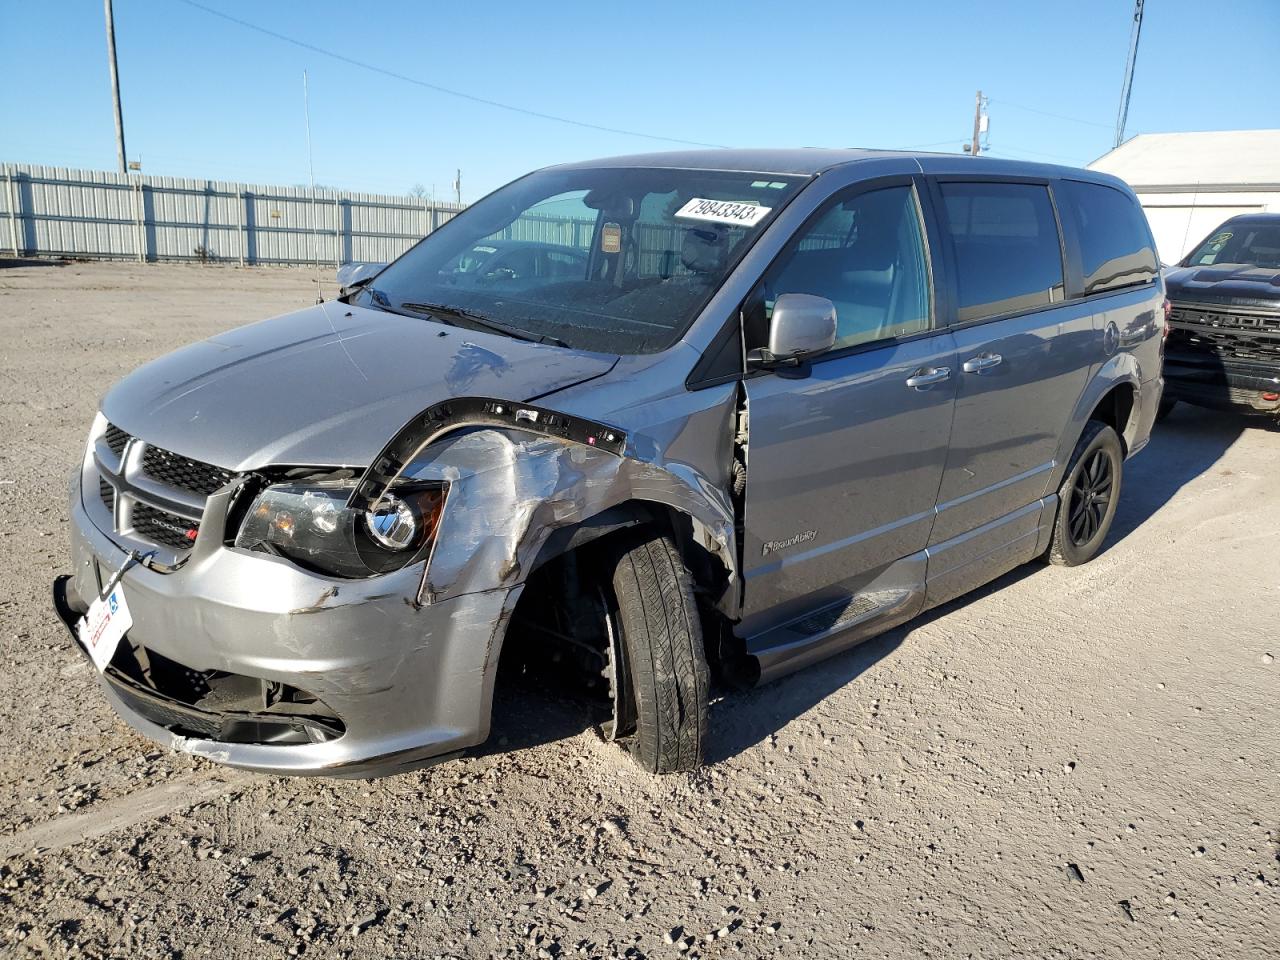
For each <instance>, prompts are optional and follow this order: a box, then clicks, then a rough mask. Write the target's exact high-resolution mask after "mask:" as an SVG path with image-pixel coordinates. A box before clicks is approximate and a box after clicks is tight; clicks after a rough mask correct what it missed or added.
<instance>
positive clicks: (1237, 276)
mask: <svg viewBox="0 0 1280 960" xmlns="http://www.w3.org/2000/svg"><path fill="white" fill-rule="evenodd" d="M1164 279H1165V286H1166V287H1167V289H1168V296H1169V299H1170V300H1191V301H1196V300H1199V301H1203V302H1206V303H1221V304H1227V305H1239V306H1258V305H1263V304H1267V303H1271V304H1275V305H1280V270H1277V269H1276V268H1275V267H1254V266H1250V265H1248V264H1239V263H1224V264H1220V265H1217V266H1212V267H1177V268H1174V269H1172V270H1169V271H1168V272H1167V273H1166V274H1165V278H1164Z"/></svg>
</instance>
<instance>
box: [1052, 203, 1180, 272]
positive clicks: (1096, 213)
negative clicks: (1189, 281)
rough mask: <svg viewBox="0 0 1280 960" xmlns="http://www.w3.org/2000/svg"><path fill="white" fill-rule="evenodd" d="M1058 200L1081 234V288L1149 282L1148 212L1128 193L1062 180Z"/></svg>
mask: <svg viewBox="0 0 1280 960" xmlns="http://www.w3.org/2000/svg"><path fill="white" fill-rule="evenodd" d="M1056 189H1057V191H1058V198H1059V203H1060V206H1062V207H1064V208H1065V210H1066V214H1067V215H1068V216H1070V217H1071V218H1072V221H1073V222H1074V223H1075V226H1076V233H1077V235H1078V236H1079V237H1080V260H1081V268H1082V270H1083V273H1084V292H1085V293H1087V294H1088V293H1100V292H1101V291H1103V290H1114V289H1117V288H1119V287H1129V286H1133V285H1134V284H1139V283H1148V282H1150V281H1151V280H1154V279H1155V276H1156V273H1157V271H1158V270H1159V261H1158V260H1157V259H1156V252H1155V249H1154V248H1153V247H1152V242H1151V231H1150V230H1149V229H1148V228H1147V218H1146V216H1145V215H1144V214H1143V212H1142V208H1141V207H1139V206H1138V204H1137V202H1136V201H1135V200H1134V199H1133V198H1132V197H1130V196H1128V195H1127V194H1124V193H1121V192H1120V191H1119V190H1114V189H1112V188H1111V187H1105V186H1102V185H1101V184H1097V183H1082V182H1080V181H1078V180H1063V181H1062V182H1061V183H1060V184H1059V185H1058V187H1057V188H1056Z"/></svg>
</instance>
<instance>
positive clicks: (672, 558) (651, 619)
mask: <svg viewBox="0 0 1280 960" xmlns="http://www.w3.org/2000/svg"><path fill="white" fill-rule="evenodd" d="M612 581H613V593H614V599H615V600H616V602H617V611H616V624H617V628H618V632H619V634H620V643H619V646H620V648H621V652H622V657H623V660H624V661H625V662H624V663H623V664H615V665H614V668H615V669H616V670H620V671H625V680H624V681H623V682H624V683H625V685H626V690H627V697H626V700H627V703H628V706H629V711H631V712H634V719H635V729H634V732H633V733H631V734H630V735H629V736H626V737H623V738H621V741H620V742H621V743H622V745H623V746H624V747H625V748H626V750H627V752H628V753H629V754H630V755H631V757H632V759H633V760H635V762H636V763H637V764H639V765H640V766H641V767H643V768H644V769H645V770H648V771H649V772H650V773H675V772H677V771H688V770H694V769H696V768H697V767H698V766H700V765H701V764H702V758H703V749H704V745H705V743H706V739H707V713H708V702H709V700H710V696H709V688H710V680H709V673H708V669H707V658H706V653H705V651H704V649H703V643H702V627H701V624H700V622H699V618H698V608H697V604H696V602H695V600H694V597H693V582H692V578H691V577H690V576H689V571H688V570H687V569H686V568H685V565H684V562H683V561H682V560H681V558H680V553H679V551H677V550H676V547H675V544H674V543H672V542H671V539H670V538H669V537H666V536H664V535H662V534H660V533H657V532H649V533H648V534H647V535H645V536H644V538H643V539H640V540H638V541H632V543H631V545H630V546H629V547H627V548H625V549H623V550H622V551H620V553H619V554H618V555H617V560H616V563H615V566H614V569H613V576H612ZM618 695H619V694H618V693H617V692H615V696H618Z"/></svg>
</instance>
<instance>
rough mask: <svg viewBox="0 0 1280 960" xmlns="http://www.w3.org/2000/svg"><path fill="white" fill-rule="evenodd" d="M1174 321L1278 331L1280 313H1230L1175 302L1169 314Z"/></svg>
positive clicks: (1229, 327)
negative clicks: (1270, 314) (1272, 314)
mask: <svg viewBox="0 0 1280 960" xmlns="http://www.w3.org/2000/svg"><path fill="white" fill-rule="evenodd" d="M1169 319H1170V320H1172V321H1174V322H1175V323H1187V324H1195V325H1196V326H1203V327H1222V328H1226V329H1228V330H1243V331H1246V332H1249V333H1280V314H1276V315H1274V316H1267V315H1264V314H1250V313H1230V312H1227V311H1225V310H1214V309H1213V308H1212V307H1208V306H1204V307H1196V306H1191V305H1189V304H1182V303H1175V304H1174V305H1173V310H1172V312H1170V314H1169Z"/></svg>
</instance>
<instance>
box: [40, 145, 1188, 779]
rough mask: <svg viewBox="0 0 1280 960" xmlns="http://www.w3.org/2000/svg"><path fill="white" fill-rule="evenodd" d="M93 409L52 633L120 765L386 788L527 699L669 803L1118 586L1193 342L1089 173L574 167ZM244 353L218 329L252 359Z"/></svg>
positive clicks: (744, 160) (805, 155)
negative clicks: (858, 649)
mask: <svg viewBox="0 0 1280 960" xmlns="http://www.w3.org/2000/svg"><path fill="white" fill-rule="evenodd" d="M344 283H345V285H344V286H343V288H342V295H341V296H339V297H338V298H337V299H335V300H331V301H328V302H324V303H320V304H317V305H315V306H311V307H307V308H306V309H303V310H299V311H297V312H296V313H291V314H287V315H285V316H282V317H277V318H275V319H272V320H266V321H263V322H260V323H255V324H250V325H249V326H242V327H238V328H236V329H231V330H229V331H228V332H227V333H224V334H220V335H218V336H216V337H213V338H211V339H209V340H206V341H203V342H201V343H196V344H193V345H191V346H188V347H186V348H184V349H182V350H179V351H177V352H175V353H172V354H170V355H168V356H165V357H162V358H160V359H159V360H156V361H154V362H152V363H150V364H147V365H146V366H144V367H142V368H141V369H139V370H138V371H136V372H135V373H133V374H131V375H130V376H128V377H126V378H125V379H124V380H122V381H121V382H120V383H118V384H117V385H116V386H115V387H114V388H112V389H111V390H110V391H109V392H108V393H107V395H106V396H105V397H104V398H103V400H102V404H101V413H100V414H99V416H98V417H97V419H96V420H95V422H94V424H93V425H92V427H91V429H90V433H89V439H88V444H87V447H86V450H85V454H84V459H83V462H82V463H81V464H80V465H79V466H78V467H77V469H76V470H75V472H74V475H73V477H72V481H71V493H70V501H71V504H70V505H71V516H72V543H71V551H72V567H73V568H72V573H71V574H70V576H65V577H60V578H59V579H58V580H57V582H56V583H55V585H54V603H55V607H56V609H57V611H58V615H59V616H60V618H61V619H62V620H63V622H64V623H66V624H67V626H68V627H69V628H71V630H72V633H73V636H74V637H75V642H76V644H77V645H78V646H79V647H80V649H81V650H82V652H84V653H86V654H87V655H88V656H89V657H90V658H91V659H92V661H93V663H94V664H95V666H96V668H97V669H98V671H99V673H100V677H101V681H102V689H103V691H104V692H105V694H106V696H107V697H108V698H109V700H110V701H111V703H112V705H113V706H114V707H115V709H116V710H117V711H118V712H119V713H120V714H121V716H123V717H124V718H125V719H126V720H127V721H128V722H129V723H130V724H131V725H132V726H134V727H135V728H136V729H138V730H140V731H141V732H142V733H144V734H146V735H147V736H149V737H152V738H153V739H155V740H158V741H161V742H163V743H166V744H168V745H170V746H172V747H174V748H177V749H180V750H184V751H187V752H189V753H192V754H196V755H199V756H204V757H208V758H211V759H215V760H219V761H222V762H225V763H229V764H232V765H235V766H238V767H244V768H248V769H253V770H263V771H273V772H278V773H298V774H328V775H347V776H371V775H375V774H384V773H392V772H396V771H400V770H405V769H410V768H412V767H414V766H421V765H423V764H424V763H426V762H428V761H429V760H432V759H438V758H441V757H444V756H448V755H451V754H455V753H458V752H460V751H462V750H465V749H466V748H468V747H472V746H475V745H477V744H480V743H482V742H483V741H484V740H485V739H486V738H487V736H488V734H489V725H490V714H491V710H492V703H493V696H494V687H495V681H496V678H497V677H498V666H499V662H500V660H502V661H503V662H507V663H509V662H512V661H513V660H515V661H517V662H519V663H521V664H524V665H526V666H532V667H541V668H544V669H549V670H551V671H553V672H554V673H555V674H556V675H557V676H558V677H559V678H561V679H565V680H572V682H574V683H576V684H578V685H579V687H580V689H581V690H582V691H583V694H584V697H586V698H587V699H588V700H590V699H591V697H593V696H594V697H595V701H594V702H595V704H596V706H595V707H593V709H596V710H598V713H597V714H596V715H595V717H594V719H595V721H596V722H597V727H598V730H599V732H600V734H601V735H602V736H604V737H605V738H607V739H610V740H614V741H617V742H618V743H619V744H620V745H621V746H622V747H623V748H625V749H626V750H627V751H628V752H629V753H630V754H631V756H632V757H633V758H634V759H635V760H636V762H638V763H639V764H640V765H642V766H643V767H644V768H646V769H648V770H652V771H655V772H669V771H677V770H689V769H692V768H694V767H695V766H697V765H698V764H699V763H700V762H701V761H702V759H703V755H704V747H705V745H706V742H707V738H708V736H709V733H708V704H709V700H710V695H709V691H710V688H711V684H712V678H713V677H714V678H716V681H717V682H718V683H720V684H723V685H726V686H729V685H742V684H753V683H762V682H766V681H768V680H771V679H773V678H775V677H778V676H779V675H781V674H783V673H784V672H786V671H789V670H794V669H797V668H799V667H802V666H805V665H807V664H811V663H813V662H815V661H817V660H819V659H821V658H823V657H827V656H830V655H831V654H833V653H836V652H837V651H840V650H843V649H845V648H847V647H849V646H851V645H853V644H856V643H858V642H859V641H862V640H865V639H866V638H868V637H870V636H872V635H874V634H877V633H880V632H882V631H884V630H886V629H888V628H890V627H892V626H895V625H897V624H901V623H903V622H904V621H907V620H909V619H911V618H912V617H914V616H916V615H917V614H919V613H920V612H921V611H922V610H925V609H926V608H929V607H932V606H935V605H937V604H939V603H942V602H944V601H947V600H950V599H951V598H953V597H957V596H959V595H961V594H963V593H965V592H966V591H968V590H971V589H973V588H974V587H976V586H978V585H980V584H983V583H986V582H988V581H990V580H991V579H993V578H995V577H997V576H999V575H1000V574H1002V573H1004V572H1006V571H1008V570H1009V569H1011V568H1013V567H1015V566H1017V565H1019V564H1022V563H1026V562H1028V561H1031V560H1034V559H1036V558H1045V559H1047V560H1048V561H1049V562H1052V563H1056V564H1062V565H1067V566H1070V565H1075V564H1079V563H1083V562H1085V561H1087V560H1089V559H1090V558H1092V557H1093V556H1094V555H1095V554H1096V553H1097V552H1098V550H1099V549H1100V548H1101V547H1102V545H1103V543H1104V541H1105V539H1106V537H1107V533H1108V529H1109V527H1110V525H1111V522H1112V518H1113V517H1114V515H1115V511H1116V504H1117V499H1118V496H1119V494H1120V489H1121V478H1122V473H1123V468H1124V461H1125V459H1126V458H1127V457H1129V456H1132V455H1133V454H1134V453H1136V452H1137V451H1138V450H1140V449H1141V448H1142V446H1143V445H1144V444H1145V443H1146V442H1147V439H1148V435H1149V433H1150V430H1151V424H1152V421H1153V419H1154V417H1155V415H1156V411H1157V408H1158V406H1159V402H1160V394H1161V389H1162V382H1163V381H1162V378H1161V363H1162V358H1163V342H1164V335H1165V330H1166V315H1165V311H1166V306H1165V296H1164V288H1163V284H1162V280H1161V277H1160V273H1159V269H1158V261H1157V259H1156V255H1155V249H1154V244H1153V242H1152V238H1151V234H1150V231H1149V229H1148V227H1147V223H1146V220H1145V218H1144V216H1143V214H1142V211H1141V209H1140V208H1139V206H1138V204H1137V201H1136V200H1135V198H1134V196H1133V194H1132V192H1131V191H1130V190H1129V189H1128V188H1127V187H1126V186H1125V185H1124V184H1123V183H1122V182H1120V181H1119V180H1117V179H1115V178H1113V177H1109V176H1106V175H1102V174H1097V173H1092V172H1087V171H1083V170H1073V169H1067V168H1062V167H1051V166H1044V165H1036V164H1025V163H1017V162H1008V161H998V160H990V159H978V158H970V157H963V156H943V155H928V154H913V153H887V152H873V151H857V150H847V151H845V150H840V151H835V150H716V151H698V152H678V153H668V154H656V155H646V156H633V157H621V158H615V159H609V160H601V161H594V162H589V163H579V164H569V165H565V166H558V167H552V168H549V169H545V170H541V171H538V172H536V173H532V174H529V175H528V176H526V177H523V178H522V179H519V180H517V181H515V182H514V183H511V184H509V185H508V186H505V187H503V188H501V189H499V190H497V191H496V192H494V193H492V194H490V195H489V196H487V197H485V198H484V199H483V200H481V201H479V202H478V203H476V204H475V205H474V206H472V207H470V208H469V209H467V210H466V211H464V212H463V213H461V214H459V215H458V216H456V217H455V218H454V219H452V220H451V221H449V222H448V223H447V224H445V225H444V226H443V227H442V228H440V229H439V230H437V231H436V232H434V233H432V234H431V235H429V236H428V237H426V238H425V239H424V240H422V241H421V242H419V243H418V244H417V245H416V246H414V247H413V248H412V249H411V250H409V251H408V252H407V253H405V254H404V255H403V256H401V257H400V258H399V259H398V260H396V261H395V262H393V263H391V264H390V265H387V266H383V265H360V266H354V267H352V268H349V269H345V270H344ZM234 319H235V318H231V317H229V318H228V326H231V321H233V320H234Z"/></svg>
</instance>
